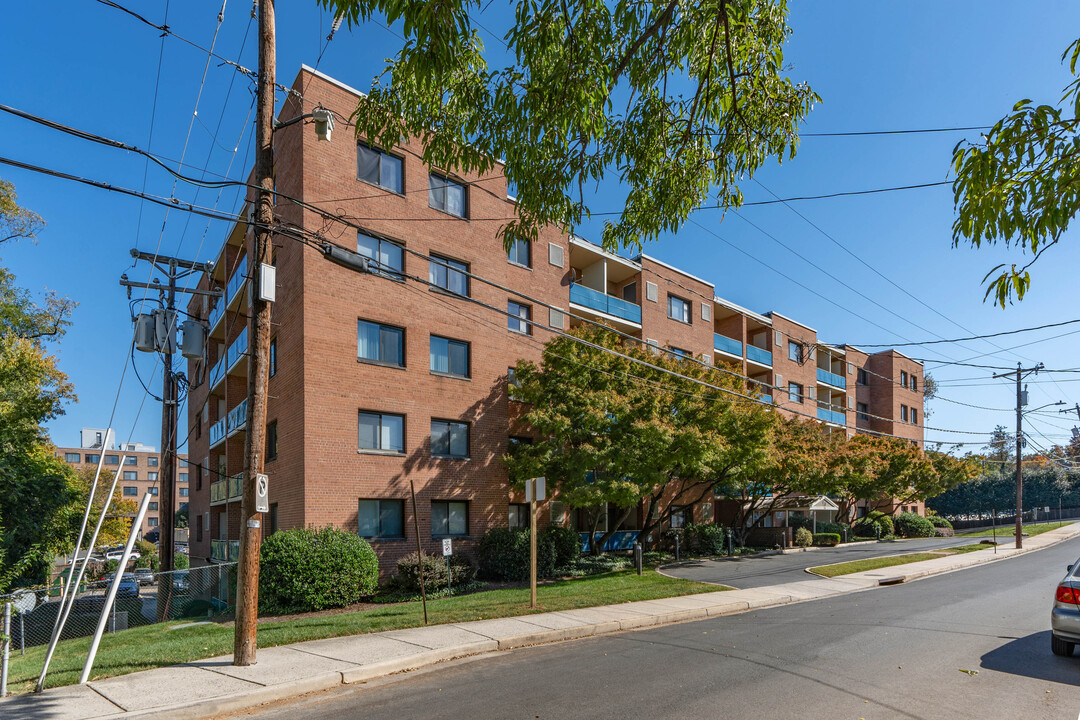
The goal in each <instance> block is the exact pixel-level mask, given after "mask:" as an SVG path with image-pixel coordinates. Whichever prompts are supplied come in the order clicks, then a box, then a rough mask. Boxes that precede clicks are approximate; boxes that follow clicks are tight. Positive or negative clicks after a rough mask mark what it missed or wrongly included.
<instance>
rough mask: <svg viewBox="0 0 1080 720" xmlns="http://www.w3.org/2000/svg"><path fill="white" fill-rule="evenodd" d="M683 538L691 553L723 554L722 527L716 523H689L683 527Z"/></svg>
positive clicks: (687, 549) (688, 551)
mask: <svg viewBox="0 0 1080 720" xmlns="http://www.w3.org/2000/svg"><path fill="white" fill-rule="evenodd" d="M683 539H684V540H685V542H686V551H687V553H689V554H691V555H723V554H724V527H723V526H722V525H720V524H718V523H689V524H688V525H687V526H686V527H685V528H683Z"/></svg>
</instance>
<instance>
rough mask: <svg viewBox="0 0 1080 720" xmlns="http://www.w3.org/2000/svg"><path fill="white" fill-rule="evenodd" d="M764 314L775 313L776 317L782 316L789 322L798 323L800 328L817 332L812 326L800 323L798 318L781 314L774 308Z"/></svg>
mask: <svg viewBox="0 0 1080 720" xmlns="http://www.w3.org/2000/svg"><path fill="white" fill-rule="evenodd" d="M765 314H766V315H768V316H769V317H772V316H774V315H775V316H776V317H778V318H784V319H785V320H787V321H788V322H790V323H795V324H796V325H798V326H799V327H802V328H806V329H807V330H809V331H810V332H812V333H814V334H815V335H816V334H817V330H815V329H814V328H812V327H810V326H809V325H806V324H804V323H801V322H799V321H798V320H795V319H793V318H789V317H788V316H787V315H781V314H780V313H778V312H776V311H775V310H770V311H769V312H767V313H765Z"/></svg>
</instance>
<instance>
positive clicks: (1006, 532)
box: [956, 520, 1076, 538]
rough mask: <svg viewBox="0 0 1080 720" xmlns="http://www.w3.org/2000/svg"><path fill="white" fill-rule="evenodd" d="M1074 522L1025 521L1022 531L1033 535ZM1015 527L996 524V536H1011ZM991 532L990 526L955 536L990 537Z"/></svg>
mask: <svg viewBox="0 0 1080 720" xmlns="http://www.w3.org/2000/svg"><path fill="white" fill-rule="evenodd" d="M1075 522H1076V521H1075V520H1062V521H1061V522H1051V523H1039V524H1037V525H1036V524H1034V523H1027V524H1026V525H1024V533H1026V534H1027V535H1028V536H1029V537H1030V536H1034V535H1042V534H1043V533H1044V532H1049V531H1050V530H1057V529H1058V528H1061V527H1065V526H1066V525H1072V524H1073V523H1075ZM1015 528H1016V526H1015V525H998V528H997V536H998V537H1006V538H1009V537H1012V536H1013V534H1014V530H1015ZM993 534H994V530H993V528H991V529H990V530H978V531H976V532H970V533H968V532H958V533H956V536H957V537H990V536H992V535H993Z"/></svg>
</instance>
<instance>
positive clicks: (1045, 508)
mask: <svg viewBox="0 0 1080 720" xmlns="http://www.w3.org/2000/svg"><path fill="white" fill-rule="evenodd" d="M1043 512H1045V513H1048V512H1050V506H1049V505H1047V506H1046V507H1044V508H1043Z"/></svg>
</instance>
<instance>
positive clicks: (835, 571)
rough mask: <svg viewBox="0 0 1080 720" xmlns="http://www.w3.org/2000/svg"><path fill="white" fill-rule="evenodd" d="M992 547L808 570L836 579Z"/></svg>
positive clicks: (975, 545)
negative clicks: (840, 576)
mask: <svg viewBox="0 0 1080 720" xmlns="http://www.w3.org/2000/svg"><path fill="white" fill-rule="evenodd" d="M992 547H993V545H983V544H981V543H972V544H971V545H961V546H960V547H954V548H946V549H944V550H938V551H935V552H921V553H909V554H907V555H893V556H891V557H879V558H867V559H866V560H852V561H851V562H846V563H836V564H835V565H821V566H819V567H814V568H810V572H812V573H815V574H817V575H824V576H825V577H836V576H838V575H850V574H851V573H857V572H862V571H863V570H878V569H879V568H887V567H892V566H894V565H907V564H908V563H913V562H920V561H922V560H933V559H935V558H939V557H945V556H947V555H962V554H964V553H969V552H974V551H976V550H989V549H990V548H992Z"/></svg>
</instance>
